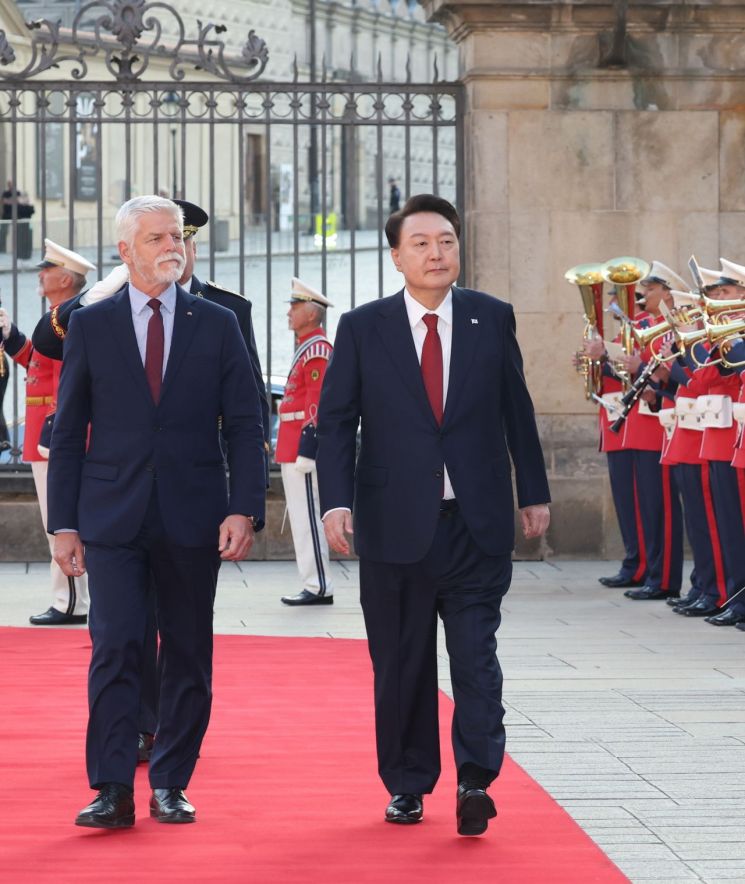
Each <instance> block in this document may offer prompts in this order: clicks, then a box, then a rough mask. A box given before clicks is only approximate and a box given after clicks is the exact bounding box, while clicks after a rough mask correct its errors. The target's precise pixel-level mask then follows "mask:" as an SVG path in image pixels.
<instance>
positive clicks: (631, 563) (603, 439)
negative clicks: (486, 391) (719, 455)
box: [584, 289, 647, 588]
mask: <svg viewBox="0 0 745 884" xmlns="http://www.w3.org/2000/svg"><path fill="white" fill-rule="evenodd" d="M615 298H616V296H615V293H614V290H613V289H611V295H610V299H609V303H613V302H615ZM620 342H621V333H620V332H619V333H618V334H617V335H616V336H615V338H614V340H613V343H616V344H619V343H620ZM584 348H585V352H586V353H587V355H588V356H589V357H590V358H591V359H593V360H599V361H601V362H602V365H603V369H602V372H603V375H602V393H601V399H602V400H603V404H601V406H600V411H599V413H598V421H599V428H600V441H599V446H598V448H599V450H600V451H601V452H604V453H605V455H606V458H607V462H608V477H609V479H610V488H611V496H612V497H613V505H614V507H615V510H616V517H617V519H618V527H619V529H620V532H621V539H622V541H623V548H624V557H623V561H622V562H621V567H620V569H619V571H618V573H617V574H613V575H612V576H609V577H599V578H598V581H599V582H600V583H602V584H603V586H607V587H610V588H616V587H619V588H626V587H635V586H644V578H645V577H646V574H647V554H646V549H645V547H644V531H643V530H642V523H641V515H640V513H639V503H638V491H637V488H636V478H635V476H634V458H633V453H632V452H631V451H630V450H628V449H625V448H624V447H623V433H613V432H612V431H611V429H610V426H611V424H612V423H613V421H614V420H615V419H616V418H617V417H618V415H619V414H620V413H621V409H622V407H623V406H622V404H621V397H622V395H623V385H622V383H621V381H620V380H619V379H618V377H617V376H616V375H615V373H614V371H613V368H612V365H611V363H610V362H609V361H608V356H607V353H606V352H605V342H604V341H603V340H601V339H599V338H596V339H594V340H590V341H585V342H584Z"/></svg>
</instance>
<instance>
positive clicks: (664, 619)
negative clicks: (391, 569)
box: [0, 561, 745, 884]
mask: <svg viewBox="0 0 745 884" xmlns="http://www.w3.org/2000/svg"><path fill="white" fill-rule="evenodd" d="M615 564H616V563H604V562H570V561H551V562H520V563H517V564H516V566H515V576H514V580H513V585H512V589H511V590H510V593H509V594H508V596H507V597H506V599H505V603H504V605H503V610H504V614H505V616H504V620H503V625H502V627H501V629H500V633H499V639H500V641H499V654H500V660H501V662H502V666H503V668H504V671H505V690H504V695H505V702H506V706H507V734H508V751H509V752H510V754H511V755H512V757H513V758H514V759H515V760H516V761H517V762H518V763H519V764H521V765H522V766H523V767H524V768H525V769H526V770H527V771H528V773H530V774H531V776H533V777H534V778H535V779H536V780H538V782H539V783H540V784H541V785H542V786H543V787H544V788H545V789H546V790H547V791H548V792H549V793H550V794H551V795H553V796H554V798H556V800H557V801H558V802H559V803H560V804H561V805H562V806H563V807H565V808H566V809H567V811H568V812H569V813H570V814H571V815H572V816H573V817H574V818H575V819H576V820H577V822H578V823H579V824H580V825H581V826H582V827H583V828H584V829H585V830H586V831H587V832H588V833H589V834H590V835H591V836H592V838H594V840H595V841H596V842H597V843H598V844H599V845H600V846H601V847H602V849H603V850H604V851H605V852H606V853H607V854H608V856H610V857H611V859H613V860H614V861H615V862H616V863H617V864H618V865H619V866H620V868H621V869H622V870H623V871H624V872H625V873H626V875H628V877H629V878H630V879H631V880H632V881H633V882H641V881H655V882H670V884H680V882H684V881H704V882H708V884H715V882H725V881H726V882H745V633H743V632H740V631H738V630H735V629H733V628H719V629H717V628H716V627H713V626H710V625H708V624H706V623H704V622H702V621H691V620H689V619H687V618H684V617H680V616H676V615H675V614H673V613H672V612H671V611H670V609H669V608H668V607H667V606H666V605H665V604H664V603H663V602H631V601H628V600H627V599H625V598H623V594H622V591H621V590H608V589H605V588H603V587H601V586H600V585H599V584H598V583H597V580H596V578H597V576H598V575H600V574H611V573H614V570H615ZM332 567H333V569H334V577H335V582H336V601H335V604H334V606H333V607H322V608H311V609H302V608H301V609H288V608H283V607H282V606H281V605H280V603H279V596H280V595H282V594H283V593H286V592H294V591H296V589H298V588H299V587H298V586H297V577H296V572H295V566H294V563H292V562H256V563H251V562H248V563H242V564H241V565H240V566H238V565H229V566H225V567H224V568H223V569H222V572H221V576H220V586H219V588H218V595H217V603H216V612H215V626H216V631H217V632H221V633H238V634H246V635H253V634H258V635H287V636H292V635H309V636H318V635H321V636H325V635H328V636H331V637H335V638H361V637H363V635H364V629H363V624H362V617H361V613H360V609H359V603H358V576H357V567H356V565H355V564H353V563H340V562H335V563H334V564H333V566H332ZM47 606H48V591H47V571H46V567H45V566H44V565H41V564H32V565H28V566H27V565H25V564H0V623H2V624H3V625H13V626H25V625H27V623H28V616H29V615H30V614H35V613H38V612H39V611H42V610H44V609H45V608H46V607H47ZM38 628H43V627H38ZM441 680H442V687H443V689H444V690H446V691H448V690H449V681H448V670H447V659H446V657H445V654H444V651H443V652H442V656H441ZM373 775H374V773H373V771H371V776H373ZM494 793H495V797H496V799H497V802H498V801H499V788H498V786H497V787H496V788H495V790H494ZM526 849H527V847H526ZM547 880H550V870H547Z"/></svg>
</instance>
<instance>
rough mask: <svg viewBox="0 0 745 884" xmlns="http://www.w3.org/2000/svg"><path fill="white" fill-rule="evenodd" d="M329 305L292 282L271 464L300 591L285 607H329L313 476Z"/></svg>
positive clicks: (325, 549)
mask: <svg viewBox="0 0 745 884" xmlns="http://www.w3.org/2000/svg"><path fill="white" fill-rule="evenodd" d="M331 306H333V305H332V304H331V302H330V301H329V300H328V299H327V298H326V297H325V296H324V295H322V294H321V293H320V292H317V291H316V290H315V289H313V288H311V287H310V286H309V285H306V284H305V283H303V282H301V281H300V280H299V279H295V278H293V280H292V296H291V299H290V309H289V310H288V311H287V316H288V319H289V327H290V329H291V330H292V331H293V332H294V333H295V337H296V340H297V349H296V350H295V355H294V356H293V358H292V365H291V366H290V373H289V376H288V378H287V386H286V388H285V396H284V399H283V400H282V402H281V403H280V406H279V433H278V435H277V451H276V453H275V460H276V461H277V463H278V464H280V466H281V470H282V484H283V485H284V489H285V500H286V502H287V513H288V515H289V517H290V527H291V529H292V541H293V543H294V545H295V558H296V559H297V566H298V571H299V572H300V580H301V581H302V584H303V588H302V590H301V591H300V592H299V593H298V594H297V595H292V596H282V603H283V604H285V605H332V604H333V603H334V596H333V588H332V586H331V576H330V574H329V548H328V542H327V540H326V535H325V533H324V530H323V525H322V523H321V513H320V510H319V503H318V477H317V475H316V448H317V441H316V416H317V414H318V400H319V398H320V396H321V385H322V384H323V377H324V375H325V373H326V367H327V366H328V361H329V358H330V357H331V351H332V349H333V348H332V346H331V344H330V343H329V341H328V340H327V339H326V333H325V332H324V330H323V328H322V325H323V321H324V319H325V317H326V308H327V307H331Z"/></svg>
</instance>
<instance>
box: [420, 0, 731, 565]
mask: <svg viewBox="0 0 745 884" xmlns="http://www.w3.org/2000/svg"><path fill="white" fill-rule="evenodd" d="M422 6H424V8H425V10H426V12H427V14H428V17H429V18H430V20H435V21H439V22H441V23H442V24H444V25H445V26H446V28H447V29H448V32H449V33H450V36H451V38H452V39H453V40H454V41H455V42H456V43H457V45H458V48H459V53H460V68H461V76H462V80H463V82H464V83H465V88H466V106H467V112H466V115H465V120H464V125H465V143H466V225H467V232H468V238H467V255H466V270H467V279H468V282H469V284H470V285H472V286H474V287H476V288H481V289H483V290H485V291H489V292H492V293H494V294H495V295H498V296H499V297H501V298H504V299H506V300H508V301H510V302H512V304H513V305H514V308H515V312H516V315H517V322H518V334H519V337H520V342H521V346H522V349H523V353H524V355H525V357H526V374H527V377H528V382H529V385H530V388H531V391H532V393H533V396H534V399H535V403H536V409H537V412H538V414H539V420H540V424H541V430H542V434H543V439H544V442H545V450H546V455H547V459H548V465H549V469H550V472H551V479H552V489H553V493H554V496H555V499H556V505H555V507H554V529H553V531H552V534H551V535H550V537H549V541H548V543H549V545H550V547H552V548H553V550H554V552H556V553H557V554H565V555H592V554H597V555H600V556H605V555H617V554H618V552H619V542H618V532H617V528H616V525H615V518H614V515H613V511H612V506H611V503H610V497H609V494H608V488H607V480H606V476H605V464H604V459H603V458H602V457H601V456H600V455H598V454H597V453H596V445H597V438H596V419H595V408H594V407H593V406H591V405H589V404H587V403H585V401H584V397H583V392H582V385H581V382H580V379H579V377H578V376H577V375H576V374H575V372H574V371H573V369H572V368H571V367H570V359H571V354H572V352H573V351H574V350H575V349H576V348H577V346H578V342H579V337H580V334H581V329H582V321H581V312H582V311H581V302H580V297H579V293H578V291H577V290H576V289H575V288H574V287H572V286H570V285H569V284H568V283H566V282H565V281H564V279H563V273H564V271H565V270H566V269H568V268H569V267H571V266H573V265H575V264H578V263H584V262H588V261H602V260H606V259H608V258H611V257H614V256H617V255H638V256H640V257H643V258H645V259H647V260H652V259H653V258H657V259H659V260H661V261H663V262H664V263H666V264H668V265H669V266H671V267H672V268H674V269H675V270H676V271H677V272H679V273H681V275H684V276H685V275H686V274H685V267H686V263H687V260H688V257H689V256H690V254H691V253H692V252H695V254H696V255H697V257H698V258H699V260H700V262H701V263H702V264H703V265H704V266H707V267H716V266H718V263H717V262H718V259H719V256H720V255H724V256H727V257H730V258H732V259H733V260H735V261H737V262H738V263H745V238H744V237H743V233H742V231H743V230H744V229H745V227H744V226H743V225H744V222H745V150H744V149H743V147H744V146H745V37H743V24H745V2H739V0H731V2H726V3H725V2H722V3H699V4H687V3H686V4H683V3H680V2H677V0H639V2H636V0H629V2H628V3H624V2H620V3H619V2H616V3H613V2H612V0H589V2H588V0H562V2H555V0H524V2H508V0H489V2H483V0H482V2H479V0H422ZM619 12H621V13H622V14H623V13H625V21H624V20H623V19H622V18H621V17H619V16H618V13H619Z"/></svg>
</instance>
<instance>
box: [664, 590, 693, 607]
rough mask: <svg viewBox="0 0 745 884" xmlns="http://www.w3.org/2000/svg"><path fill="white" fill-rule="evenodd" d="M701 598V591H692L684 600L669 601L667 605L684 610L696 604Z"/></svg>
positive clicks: (672, 599)
mask: <svg viewBox="0 0 745 884" xmlns="http://www.w3.org/2000/svg"><path fill="white" fill-rule="evenodd" d="M700 598H701V591H700V590H698V589H691V590H690V591H689V593H688V595H685V596H683V597H682V598H671V599H668V600H667V602H666V604H668V605H670V607H671V608H684V607H685V606H686V605H692V604H693V603H694V602H697V601H698V600H699V599H700Z"/></svg>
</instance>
